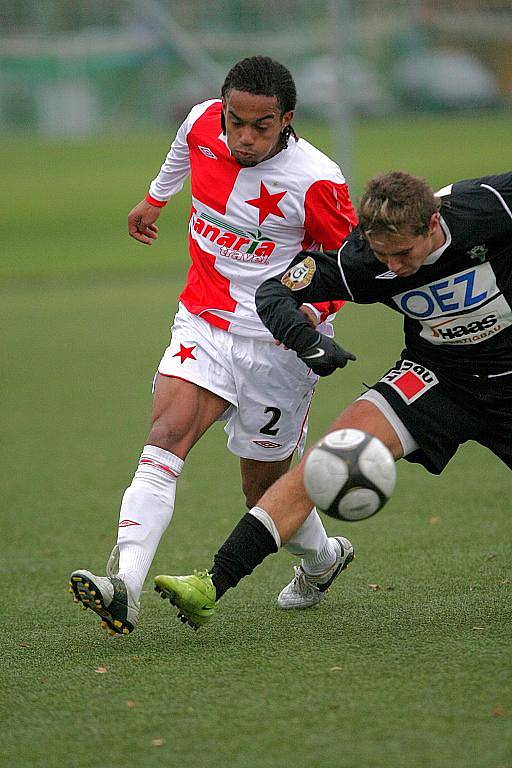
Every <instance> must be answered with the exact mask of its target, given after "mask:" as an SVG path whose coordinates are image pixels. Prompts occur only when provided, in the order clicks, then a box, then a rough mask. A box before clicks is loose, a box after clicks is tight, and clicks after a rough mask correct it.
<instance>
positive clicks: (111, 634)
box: [107, 629, 117, 637]
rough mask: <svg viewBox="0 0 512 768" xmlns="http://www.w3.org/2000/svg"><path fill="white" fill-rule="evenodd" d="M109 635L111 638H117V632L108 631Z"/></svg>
mask: <svg viewBox="0 0 512 768" xmlns="http://www.w3.org/2000/svg"><path fill="white" fill-rule="evenodd" d="M107 635H109V636H110V637H115V636H116V635H117V632H116V631H115V630H113V629H107Z"/></svg>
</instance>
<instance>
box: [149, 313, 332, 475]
mask: <svg viewBox="0 0 512 768" xmlns="http://www.w3.org/2000/svg"><path fill="white" fill-rule="evenodd" d="M171 331H172V336H171V342H170V344H169V346H168V347H167V349H166V350H165V352H164V355H163V357H162V360H161V361H160V365H159V366H158V373H160V374H161V375H162V376H173V377H176V378H179V379H183V380H184V381H190V382H192V383H193V384H197V385H198V386H200V387H203V388H204V389H207V390H209V391H210V392H214V393H215V394H216V395H219V396H220V397H223V398H224V399H225V400H227V401H228V402H229V403H231V406H229V407H228V408H227V410H226V411H225V412H224V414H223V416H222V417H221V418H222V420H227V423H226V426H225V427H224V430H225V432H226V434H227V435H228V443H227V445H228V448H229V450H230V451H231V452H232V453H234V454H235V455H236V456H240V457H242V458H246V459H257V460H258V461H282V460H283V459H286V458H288V456H291V454H292V453H293V452H294V451H295V450H297V451H299V454H300V453H302V451H303V449H304V443H305V439H306V432H307V418H308V411H309V406H310V404H311V398H312V397H313V392H314V389H315V386H316V383H317V381H318V376H316V375H315V374H314V373H313V372H312V371H311V369H310V368H308V367H307V366H306V365H305V364H304V363H303V362H302V361H301V360H299V359H298V357H297V355H296V354H295V352H293V351H292V350H286V349H284V347H282V346H277V345H276V344H274V343H273V341H271V340H269V341H261V339H259V340H258V339H252V338H250V337H247V336H238V335H236V334H232V333H228V332H227V331H224V330H222V329H221V328H217V327H215V326H214V325H211V324H210V323H208V322H206V320H203V319H202V318H201V317H199V316H197V315H193V314H191V313H190V312H189V311H188V310H187V309H185V307H183V306H182V305H180V308H179V311H178V312H177V314H176V316H175V318H174V323H173V326H172V329H171Z"/></svg>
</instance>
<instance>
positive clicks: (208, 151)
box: [197, 144, 219, 160]
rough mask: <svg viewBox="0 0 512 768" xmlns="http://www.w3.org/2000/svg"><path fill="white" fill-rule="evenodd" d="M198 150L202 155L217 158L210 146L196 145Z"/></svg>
mask: <svg viewBox="0 0 512 768" xmlns="http://www.w3.org/2000/svg"><path fill="white" fill-rule="evenodd" d="M197 148H198V150H199V151H200V152H202V153H203V155H206V157H210V158H211V159H212V160H218V159H219V158H218V157H217V155H216V154H215V152H212V150H211V149H210V147H202V146H201V145H200V144H199V145H198V147H197Z"/></svg>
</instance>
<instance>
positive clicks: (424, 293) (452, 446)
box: [156, 171, 512, 626]
mask: <svg viewBox="0 0 512 768" xmlns="http://www.w3.org/2000/svg"><path fill="white" fill-rule="evenodd" d="M329 299H344V300H346V301H353V302H356V303H358V304H374V303H382V304H385V305H387V306H388V307H389V308H390V309H392V310H394V311H395V312H399V313H400V314H402V315H403V317H404V333H405V348H404V349H403V351H402V353H401V354H400V358H399V360H398V361H397V362H396V363H395V364H394V365H393V366H392V367H391V368H390V369H389V370H388V371H387V372H386V373H385V374H384V375H383V376H382V377H381V378H380V379H379V381H378V382H376V383H375V384H374V385H373V386H372V387H370V388H369V389H368V391H367V392H365V393H364V394H363V395H361V397H359V398H358V399H357V400H355V401H354V402H353V403H352V404H351V405H349V406H348V408H346V409H345V410H344V411H343V412H342V413H341V414H340V416H339V417H338V418H337V419H336V420H335V421H334V423H333V424H331V426H330V427H329V429H328V432H331V431H332V430H335V429H344V428H355V429H361V430H364V431H365V432H369V433H370V434H372V435H375V436H376V437H378V438H379V439H380V440H382V442H383V443H384V444H385V445H386V446H387V447H388V448H389V450H390V451H391V453H392V454H393V456H394V458H395V460H397V459H400V458H402V457H403V458H406V459H407V460H408V461H411V462H417V463H421V464H423V466H425V468H426V469H427V470H428V471H429V472H432V473H434V474H439V473H441V472H442V470H443V469H444V467H445V466H446V464H447V463H448V461H449V460H450V459H451V458H452V456H453V455H454V454H455V452H456V450H457V448H458V446H459V445H461V444H462V443H464V442H466V441H467V440H474V441H476V442H478V443H480V444H481V445H484V446H486V447H487V448H489V449H490V450H491V451H492V452H493V453H495V454H496V456H498V457H499V458H500V459H501V460H502V461H503V462H504V463H505V464H506V465H507V466H509V467H512V172H507V173H503V174H499V175H494V176H484V177H481V178H477V179H469V180H466V181H460V182H457V183H454V184H450V185H449V186H447V187H445V188H443V189H442V190H440V191H439V192H437V193H434V192H433V191H432V189H431V188H430V187H429V186H428V185H427V184H426V183H425V181H424V180H423V179H420V178H418V177H415V176H412V175H410V174H408V173H404V172H401V171H396V172H390V173H386V174H381V175H379V176H377V177H375V178H374V179H372V180H371V181H370V182H369V183H368V185H367V187H366V189H365V191H364V194H363V196H362V199H361V203H360V206H359V226H358V227H357V229H355V230H354V231H353V232H352V233H351V234H350V235H349V236H348V237H347V238H346V239H345V240H344V242H343V243H342V245H341V247H340V249H339V251H338V253H337V254H336V253H334V252H327V253H325V254H323V253H316V252H303V253H301V254H299V255H298V256H297V257H296V258H295V259H294V261H293V262H292V264H291V265H290V267H289V268H288V269H287V270H286V272H285V273H284V274H282V275H279V276H277V277H274V278H271V279H269V280H267V281H266V282H264V283H263V284H262V285H261V286H260V288H259V289H258V291H257V294H256V303H257V309H258V314H259V315H260V317H261V319H262V320H263V322H264V324H265V325H266V326H267V327H268V328H269V329H270V331H271V332H272V334H273V336H274V337H275V338H276V339H277V340H278V341H279V342H282V343H283V344H285V345H286V346H287V347H289V348H290V349H293V350H294V351H295V352H296V353H297V355H298V357H299V358H301V359H302V360H303V361H304V362H306V363H307V364H308V365H310V366H311V368H312V369H313V371H314V372H315V373H317V374H320V375H324V376H327V375H329V374H331V373H333V372H334V371H335V370H336V369H337V368H343V367H344V366H345V365H346V363H347V361H348V360H350V359H354V357H353V355H351V354H350V353H349V352H346V351H345V350H343V349H342V348H341V347H340V346H339V345H337V344H336V342H334V341H333V340H332V339H327V338H325V337H321V336H320V334H318V333H317V332H316V331H315V330H314V329H313V328H311V327H310V326H309V325H308V323H307V322H306V320H305V319H304V318H303V316H302V315H301V313H300V312H299V309H298V308H299V306H300V305H301V304H303V303H304V302H318V301H325V300H329ZM303 465H304V459H303V460H302V462H301V463H300V464H298V465H297V466H296V467H295V468H294V469H292V470H290V471H289V472H288V473H287V474H286V475H284V476H283V477H282V478H280V479H279V480H278V481H277V482H276V483H275V484H274V485H273V486H271V488H270V489H269V490H268V491H267V492H266V493H265V494H264V495H263V497H262V498H261V499H260V501H259V502H258V517H257V518H256V517H255V516H254V515H251V512H249V513H247V514H246V515H245V516H244V517H243V518H242V520H241V521H240V522H239V523H238V525H237V526H236V528H235V529H234V530H233V532H232V533H231V534H230V536H229V537H228V539H227V540H226V541H225V542H224V544H223V545H222V547H221V548H220V549H219V551H218V552H217V554H216V555H215V558H214V564H213V567H212V568H211V569H210V571H209V572H206V571H205V572H199V573H198V574H195V575H194V576H186V577H172V576H160V577H157V579H156V583H157V589H158V590H159V591H160V592H161V593H162V595H163V596H164V597H169V599H170V600H171V602H172V603H173V604H174V605H176V606H177V607H178V610H179V612H180V615H181V617H182V618H184V619H185V620H189V622H190V623H192V624H193V625H195V626H197V625H201V624H203V623H205V622H206V621H207V620H208V619H209V618H210V617H211V615H212V614H213V613H214V610H215V601H216V600H218V599H219V598H220V597H221V596H222V594H223V593H224V592H225V591H226V590H227V589H229V588H231V587H234V586H236V584H237V583H238V581H240V579H241V578H243V577H244V576H245V575H248V574H250V573H251V572H252V570H253V569H254V568H255V567H256V566H257V565H258V564H259V563H260V562H262V560H263V559H264V558H265V557H266V556H267V555H268V554H270V553H272V552H275V551H277V549H278V548H279V547H280V546H281V545H282V543H284V542H286V541H287V539H288V538H289V536H291V535H292V534H293V532H294V530H295V529H296V528H297V527H298V526H299V525H300V524H301V523H302V521H303V520H304V519H305V517H306V515H307V514H308V511H309V509H310V508H311V501H310V499H309V498H308V496H307V493H306V491H305V489H304V485H303V480H302V472H303ZM262 511H263V513H264V514H263V515H262V514H261V513H262ZM336 575H337V574H336ZM296 578H297V579H299V580H301V582H302V584H303V585H305V587H307V588H311V589H314V588H315V584H314V580H312V579H308V577H307V574H300V573H298V574H297V577H296ZM198 595H201V597H200V598H199V597H198ZM206 595H207V596H208V600H209V602H208V601H206V600H205V599H204V598H205V596H206ZM199 603H201V606H199ZM200 608H201V609H203V608H204V609H205V610H203V612H202V613H201V610H200Z"/></svg>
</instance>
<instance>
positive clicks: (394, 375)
mask: <svg viewBox="0 0 512 768" xmlns="http://www.w3.org/2000/svg"><path fill="white" fill-rule="evenodd" d="M380 381H382V383H383V384H388V385H389V386H390V387H391V388H392V389H394V390H395V392H397V393H398V394H399V395H400V397H401V398H402V400H403V401H404V402H405V403H407V405H409V404H410V403H413V402H414V401H415V400H417V399H418V397H421V396H422V395H424V394H425V392H428V390H429V389H431V388H432V387H435V385H436V384H438V383H439V381H438V379H437V376H436V375H435V374H434V373H432V371H429V369H428V368H425V367H424V366H423V365H418V364H417V363H413V362H412V361H411V360H402V362H401V364H400V367H399V368H392V369H391V370H390V371H388V372H387V373H386V374H385V376H383V377H382V379H380Z"/></svg>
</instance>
